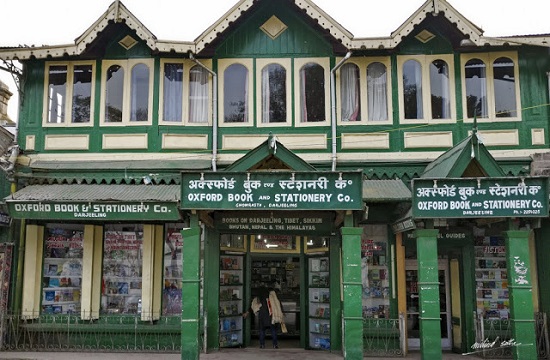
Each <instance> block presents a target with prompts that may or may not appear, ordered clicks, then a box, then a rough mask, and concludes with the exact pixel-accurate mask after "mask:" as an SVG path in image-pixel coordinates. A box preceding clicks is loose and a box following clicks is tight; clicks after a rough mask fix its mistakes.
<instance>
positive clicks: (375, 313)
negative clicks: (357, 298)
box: [361, 239, 390, 318]
mask: <svg viewBox="0 0 550 360" xmlns="http://www.w3.org/2000/svg"><path fill="white" fill-rule="evenodd" d="M361 253H362V256H361V281H362V283H363V295H362V303H363V317H366V318H389V309H390V297H389V290H390V282H389V278H388V268H387V264H386V242H385V241H374V240H372V239H365V240H363V244H362V251H361Z"/></svg>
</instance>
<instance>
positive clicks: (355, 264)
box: [341, 227, 363, 360]
mask: <svg viewBox="0 0 550 360" xmlns="http://www.w3.org/2000/svg"><path fill="white" fill-rule="evenodd" d="M362 232H363V229H362V228H359V227H357V228H356V227H343V228H342V229H341V233H342V282H343V291H344V293H343V297H344V301H343V321H344V324H343V328H344V334H343V342H344V343H343V353H344V358H345V359H347V360H355V359H363V303H362V296H361V294H362V292H363V285H362V282H361V234H362Z"/></svg>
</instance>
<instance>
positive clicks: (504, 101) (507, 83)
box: [493, 57, 518, 118]
mask: <svg viewBox="0 0 550 360" xmlns="http://www.w3.org/2000/svg"><path fill="white" fill-rule="evenodd" d="M493 85H494V88H495V115H496V117H497V118H498V117H516V116H518V114H517V104H516V79H515V75H514V62H513V61H512V60H511V59H509V58H507V57H500V58H498V59H496V60H495V61H494V62H493Z"/></svg>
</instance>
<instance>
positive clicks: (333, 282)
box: [329, 237, 342, 351]
mask: <svg viewBox="0 0 550 360" xmlns="http://www.w3.org/2000/svg"><path fill="white" fill-rule="evenodd" d="M340 253H341V240H340V239H339V238H336V237H331V238H330V248H329V263H330V350H331V351H340V350H342V302H341V301H340V299H341V293H340V291H341V286H340V285H341V284H340V269H341V264H340Z"/></svg>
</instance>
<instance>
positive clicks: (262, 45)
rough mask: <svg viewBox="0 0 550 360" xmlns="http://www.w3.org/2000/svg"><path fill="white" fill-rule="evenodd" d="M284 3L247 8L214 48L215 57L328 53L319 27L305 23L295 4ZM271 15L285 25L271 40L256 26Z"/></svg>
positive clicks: (324, 54) (327, 46)
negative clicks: (243, 17) (243, 14)
mask: <svg viewBox="0 0 550 360" xmlns="http://www.w3.org/2000/svg"><path fill="white" fill-rule="evenodd" d="M287 4H288V2H286V1H284V0H272V1H261V2H258V3H257V8H255V9H252V10H249V16H248V17H247V18H246V19H245V20H244V21H243V23H242V24H241V26H240V27H237V28H235V29H232V30H230V33H229V34H228V35H227V36H226V38H225V39H224V40H223V41H222V42H221V43H220V45H219V46H218V47H217V48H216V55H217V57H219V58H229V57H248V56H251V55H254V56H258V57H286V56H299V55H307V56H328V55H330V54H331V53H332V49H331V45H330V43H328V42H327V41H326V40H325V38H324V37H323V34H322V31H321V30H320V28H314V27H312V26H310V25H308V24H307V23H306V22H305V21H304V18H303V15H300V11H298V8H297V7H294V6H288V5H287ZM273 15H275V16H276V17H277V18H278V19H279V20H281V21H282V22H283V23H284V24H285V25H286V26H287V27H288V28H287V29H286V30H285V31H284V32H283V33H282V34H280V35H279V36H278V37H277V38H276V39H271V38H270V37H269V36H268V35H266V34H265V33H264V32H263V31H262V30H261V29H260V27H261V26H262V25H263V24H264V23H265V22H266V21H267V20H268V19H269V18H271V16H273Z"/></svg>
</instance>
